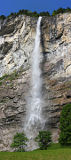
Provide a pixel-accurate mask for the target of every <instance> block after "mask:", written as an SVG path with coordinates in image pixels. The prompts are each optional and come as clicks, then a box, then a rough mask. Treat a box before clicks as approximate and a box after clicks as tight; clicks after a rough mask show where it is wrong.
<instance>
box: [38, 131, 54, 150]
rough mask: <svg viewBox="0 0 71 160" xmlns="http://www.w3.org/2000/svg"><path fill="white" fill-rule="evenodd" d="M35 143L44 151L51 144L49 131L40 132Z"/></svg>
mask: <svg viewBox="0 0 71 160" xmlns="http://www.w3.org/2000/svg"><path fill="white" fill-rule="evenodd" d="M35 141H36V142H38V145H39V147H40V149H41V150H46V149H47V147H48V145H49V144H50V143H51V133H50V132H49V131H40V132H39V134H38V136H37V137H36V138H35Z"/></svg>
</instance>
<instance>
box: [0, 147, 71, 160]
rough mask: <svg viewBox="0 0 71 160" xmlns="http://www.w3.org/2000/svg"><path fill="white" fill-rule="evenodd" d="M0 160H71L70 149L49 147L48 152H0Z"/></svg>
mask: <svg viewBox="0 0 71 160" xmlns="http://www.w3.org/2000/svg"><path fill="white" fill-rule="evenodd" d="M0 160H71V147H61V146H60V145H59V144H53V145H51V146H50V147H49V148H48V150H35V151H32V152H13V153H10V152H0Z"/></svg>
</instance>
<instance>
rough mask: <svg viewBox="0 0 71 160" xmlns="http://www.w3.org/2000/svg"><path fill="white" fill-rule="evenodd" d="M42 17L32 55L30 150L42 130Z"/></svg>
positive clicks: (27, 128) (27, 118) (29, 107)
mask: <svg viewBox="0 0 71 160" xmlns="http://www.w3.org/2000/svg"><path fill="white" fill-rule="evenodd" d="M41 19H42V17H39V18H38V22H37V28H36V38H35V46H34V51H33V53H32V77H31V86H32V89H31V99H30V101H28V104H27V106H28V110H27V117H26V123H25V128H24V131H25V134H26V136H27V137H28V139H29V142H28V150H33V149H36V148H37V147H38V146H37V143H36V142H35V141H34V138H35V136H36V135H37V133H38V131H39V130H41V129H42V116H41V108H42V99H41V87H42V80H41V70H40V33H41V32H40V25H41Z"/></svg>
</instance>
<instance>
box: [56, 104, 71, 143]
mask: <svg viewBox="0 0 71 160" xmlns="http://www.w3.org/2000/svg"><path fill="white" fill-rule="evenodd" d="M60 130H61V133H60V137H59V142H60V144H62V145H71V104H67V105H66V106H64V107H63V110H62V113H61V117H60Z"/></svg>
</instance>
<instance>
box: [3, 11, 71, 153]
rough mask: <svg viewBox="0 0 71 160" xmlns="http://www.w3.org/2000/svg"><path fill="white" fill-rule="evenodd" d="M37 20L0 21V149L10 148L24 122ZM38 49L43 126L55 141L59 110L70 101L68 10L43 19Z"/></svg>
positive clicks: (8, 149)
mask: <svg viewBox="0 0 71 160" xmlns="http://www.w3.org/2000/svg"><path fill="white" fill-rule="evenodd" d="M36 23H37V18H31V17H27V16H23V15H22V16H18V17H11V18H8V19H6V20H4V21H0V77H1V78H0V151H10V150H11V148H10V144H11V142H12V138H13V136H14V134H15V133H16V132H19V131H21V130H22V128H23V126H24V123H25V117H26V105H27V98H28V96H29V95H28V93H29V90H30V88H31V86H30V81H31V53H32V51H33V48H34V40H35V34H36ZM40 51H41V63H40V67H41V70H42V75H41V76H42V80H43V85H42V98H43V100H44V104H43V111H42V113H43V118H44V120H45V127H44V129H45V128H46V129H50V130H51V131H52V137H53V141H54V142H57V140H58V135H59V118H60V112H61V109H62V107H63V105H64V104H67V103H71V14H70V13H65V14H60V15H57V16H55V17H43V18H42V24H41V48H40ZM29 109H30V108H29Z"/></svg>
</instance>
